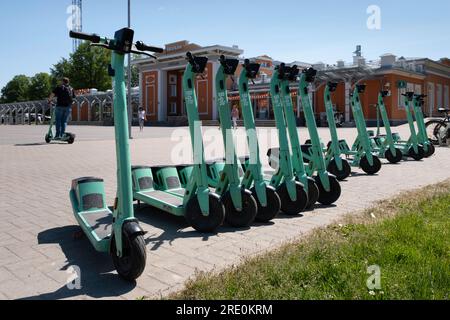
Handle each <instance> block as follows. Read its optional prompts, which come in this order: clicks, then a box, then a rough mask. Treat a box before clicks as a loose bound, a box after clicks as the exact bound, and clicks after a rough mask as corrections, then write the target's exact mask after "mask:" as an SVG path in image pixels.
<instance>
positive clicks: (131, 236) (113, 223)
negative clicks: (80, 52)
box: [70, 28, 162, 281]
mask: <svg viewBox="0 0 450 320" xmlns="http://www.w3.org/2000/svg"><path fill="white" fill-rule="evenodd" d="M70 37H72V38H76V39H82V40H87V41H90V42H91V43H92V45H93V46H100V47H103V48H105V49H107V50H111V51H112V62H111V66H110V68H109V74H110V76H112V77H113V79H114V88H115V90H114V119H115V121H114V123H115V125H114V127H115V141H116V157H117V196H116V200H115V203H114V211H113V212H111V211H110V209H109V208H108V206H107V205H106V201H105V190H104V182H103V180H102V179H99V178H80V179H75V180H73V181H72V188H71V191H70V200H71V203H72V207H73V211H74V215H75V218H76V219H77V221H78V223H79V224H80V226H81V228H82V230H83V232H84V233H85V234H86V236H87V237H88V239H89V240H90V242H91V244H92V245H93V246H94V248H95V249H96V250H97V251H99V252H104V253H110V254H111V256H112V260H113V263H114V266H115V268H116V270H117V272H118V274H119V275H120V276H121V277H122V278H124V279H125V280H128V281H134V280H135V279H137V278H138V277H139V276H140V275H141V274H142V273H143V271H144V269H145V264H146V250H145V241H144V237H143V236H144V234H145V232H144V231H143V229H142V228H141V227H140V226H139V223H138V221H137V219H136V218H135V217H134V206H133V188H132V177H131V162H130V150H129V140H128V139H129V135H128V112H127V104H126V91H125V76H124V70H125V68H124V63H125V54H128V53H137V54H147V55H150V54H148V53H146V52H144V51H152V52H162V49H159V48H153V47H148V46H146V45H145V44H143V43H142V42H138V43H136V48H137V49H138V50H133V37H134V31H133V30H131V29H128V28H124V29H121V30H119V31H117V32H116V33H115V36H114V39H107V38H100V37H99V36H97V35H95V34H93V35H89V34H84V33H79V32H73V31H71V32H70Z"/></svg>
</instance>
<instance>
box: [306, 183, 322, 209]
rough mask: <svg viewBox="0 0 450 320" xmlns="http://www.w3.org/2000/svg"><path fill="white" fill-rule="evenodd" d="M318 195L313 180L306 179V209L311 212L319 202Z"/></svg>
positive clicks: (318, 192)
mask: <svg viewBox="0 0 450 320" xmlns="http://www.w3.org/2000/svg"><path fill="white" fill-rule="evenodd" d="M319 195H320V191H319V187H318V186H317V184H316V181H315V180H314V179H313V178H308V204H307V205H306V209H308V210H311V209H313V208H314V205H315V204H316V203H317V201H318V200H319Z"/></svg>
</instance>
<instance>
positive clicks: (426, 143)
mask: <svg viewBox="0 0 450 320" xmlns="http://www.w3.org/2000/svg"><path fill="white" fill-rule="evenodd" d="M426 97H427V96H426V95H424V94H415V95H414V101H413V106H414V114H415V116H416V123H417V128H418V139H419V143H420V144H421V145H422V146H423V149H424V153H425V154H424V156H425V158H429V157H431V156H433V155H434V153H435V152H436V148H435V146H434V145H433V143H431V141H430V139H429V138H428V134H427V129H426V126H425V117H424V115H423V109H422V108H423V106H424V104H425V98H426Z"/></svg>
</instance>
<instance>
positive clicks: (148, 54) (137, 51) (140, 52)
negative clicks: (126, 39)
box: [131, 50, 158, 60]
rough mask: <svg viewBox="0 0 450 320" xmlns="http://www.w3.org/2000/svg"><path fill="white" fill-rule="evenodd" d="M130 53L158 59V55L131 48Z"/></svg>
mask: <svg viewBox="0 0 450 320" xmlns="http://www.w3.org/2000/svg"><path fill="white" fill-rule="evenodd" d="M131 53H134V54H139V55H144V56H148V57H150V58H153V59H155V60H157V59H158V57H156V56H154V55H152V54H151V53H148V52H145V51H139V50H131Z"/></svg>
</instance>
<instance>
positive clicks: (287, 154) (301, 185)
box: [268, 64, 319, 215]
mask: <svg viewBox="0 0 450 320" xmlns="http://www.w3.org/2000/svg"><path fill="white" fill-rule="evenodd" d="M297 74H298V72H297ZM290 76H292V70H291V69H290V68H289V70H288V69H287V67H285V65H284V64H282V65H281V66H279V67H277V68H276V69H275V72H274V74H273V75H272V81H271V84H270V94H271V98H272V105H273V112H274V116H275V122H276V126H277V131H278V142H279V146H280V147H279V149H278V153H279V154H278V158H279V168H278V170H277V171H276V173H275V174H274V175H273V177H272V179H271V181H270V185H271V186H272V187H274V188H276V189H277V191H278V194H279V195H280V198H281V209H282V211H283V212H284V213H286V214H290V215H296V214H299V213H301V212H303V211H304V210H305V209H309V208H311V207H312V206H313V205H314V204H315V203H316V202H317V199H318V197H319V190H318V188H317V186H316V185H315V182H314V180H313V179H309V177H308V176H307V174H306V171H305V166H304V162H303V156H302V152H301V150H300V144H299V143H297V144H293V146H294V147H293V152H294V156H293V155H292V154H291V150H290V147H289V140H288V133H287V128H288V122H289V121H292V120H293V119H291V118H290V117H288V116H287V115H285V110H284V101H283V100H284V99H285V97H284V95H283V83H285V82H286V83H287V86H288V87H289V80H292V79H289V77H290ZM293 78H296V75H293ZM285 90H286V89H285ZM288 90H290V89H289V88H288ZM286 99H291V96H290V91H289V97H287V98H286ZM290 103H291V104H292V100H290ZM291 109H293V108H292V106H291ZM294 121H295V120H294ZM291 138H292V137H291ZM294 138H295V137H294ZM297 139H298V135H297ZM297 142H298V141H297ZM271 153H274V149H272V150H269V152H268V156H269V157H271Z"/></svg>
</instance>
